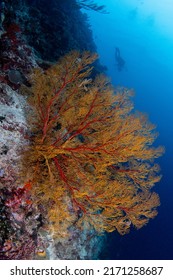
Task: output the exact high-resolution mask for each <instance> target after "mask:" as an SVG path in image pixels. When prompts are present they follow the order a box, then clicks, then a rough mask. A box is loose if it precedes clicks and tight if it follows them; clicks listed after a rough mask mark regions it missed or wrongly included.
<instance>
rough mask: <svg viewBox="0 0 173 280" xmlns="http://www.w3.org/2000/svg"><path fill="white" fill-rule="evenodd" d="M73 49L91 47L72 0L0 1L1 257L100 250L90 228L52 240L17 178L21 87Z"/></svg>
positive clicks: (72, 255) (22, 126)
mask: <svg viewBox="0 0 173 280" xmlns="http://www.w3.org/2000/svg"><path fill="white" fill-rule="evenodd" d="M72 49H78V50H81V51H82V50H90V51H95V50H96V47H95V45H94V42H93V40H92V33H91V30H90V28H89V25H88V22H87V17H86V15H85V14H83V13H81V11H80V9H79V7H78V6H77V5H76V2H75V1H73V0H72V1H71V0H70V1H68V0H66V1H59V0H57V1H53V0H52V1H47V0H42V1H38V0H30V1H29V0H16V1H10V0H9V1H1V22H0V52H1V61H0V82H1V86H0V112H1V114H0V131H1V134H0V135H1V137H0V208H1V213H2V215H1V218H0V235H1V237H0V259H39V258H41V259H42V258H44V259H47V258H50V259H93V258H97V257H98V254H99V251H100V249H101V246H102V241H103V239H104V237H103V236H102V237H97V236H96V234H95V232H94V231H88V230H84V231H83V232H80V230H78V229H76V228H73V230H72V231H71V232H70V234H69V236H68V238H67V237H64V238H63V237H62V238H59V239H52V237H51V236H50V235H49V232H48V231H47V230H46V229H45V228H44V219H43V217H42V215H41V210H42V209H38V207H35V206H33V204H31V201H30V195H29V183H28V184H25V185H23V184H24V181H23V184H22V180H19V178H20V174H19V169H18V165H19V163H20V157H21V154H22V153H23V152H24V149H25V146H26V144H27V143H28V138H27V137H26V135H27V131H28V130H29V124H28V123H27V122H26V119H25V116H26V114H27V111H28V110H29V107H28V104H27V102H26V98H25V96H22V95H21V94H20V88H21V86H22V85H25V86H30V85H29V82H28V74H29V73H30V71H31V69H33V68H35V67H41V68H43V69H45V68H48V67H49V66H50V65H51V64H52V62H53V61H55V60H57V59H58V58H59V57H60V56H62V55H64V54H65V53H67V52H68V51H70V50H72ZM97 65H98V69H99V67H100V71H101V70H102V69H101V66H99V64H97ZM98 71H99V70H98ZM20 179H21V178H20ZM25 179H26V178H24V180H25ZM19 182H20V183H19Z"/></svg>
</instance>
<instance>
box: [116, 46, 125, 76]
mask: <svg viewBox="0 0 173 280" xmlns="http://www.w3.org/2000/svg"><path fill="white" fill-rule="evenodd" d="M115 59H116V62H117V63H116V65H117V69H118V71H119V72H120V71H122V70H123V68H124V66H125V60H124V59H123V58H122V57H121V54H120V49H119V48H117V47H116V48H115Z"/></svg>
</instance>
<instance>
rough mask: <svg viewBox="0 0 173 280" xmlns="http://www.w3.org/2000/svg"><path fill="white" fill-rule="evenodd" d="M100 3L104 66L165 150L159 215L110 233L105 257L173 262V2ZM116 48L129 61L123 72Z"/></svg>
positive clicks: (98, 35) (93, 19) (95, 22)
mask: <svg viewBox="0 0 173 280" xmlns="http://www.w3.org/2000/svg"><path fill="white" fill-rule="evenodd" d="M95 2H96V3H98V4H104V5H105V6H106V9H107V11H108V12H109V14H101V13H96V12H94V11H88V12H87V14H88V16H89V22H90V24H91V29H92V31H93V34H94V40H95V43H96V45H97V51H98V53H99V55H100V61H101V63H102V64H103V65H105V66H106V67H107V69H108V70H107V75H108V76H109V77H110V78H111V80H112V82H113V84H114V85H115V86H117V85H121V86H125V87H129V88H133V89H134V90H135V93H136V94H135V97H134V103H135V109H136V110H139V111H142V112H145V113H146V114H147V115H148V116H149V120H150V121H151V122H152V123H154V124H155V125H156V126H157V131H158V132H159V136H158V138H157V140H156V142H155V144H156V145H163V146H164V147H165V154H164V155H163V156H162V158H159V159H158V163H159V165H160V166H161V173H162V175H163V177H162V179H161V181H160V182H159V183H157V184H156V186H155V187H154V190H155V191H156V192H157V193H159V195H160V200H161V206H160V207H159V208H158V212H159V213H158V216H157V217H156V218H155V219H154V220H151V221H150V222H149V223H148V224H147V226H145V227H144V228H142V229H140V230H136V229H133V230H132V231H131V232H130V233H129V234H128V235H125V236H120V235H119V234H118V233H117V232H113V233H111V234H108V236H107V245H106V248H105V250H104V251H103V253H102V255H101V257H100V258H101V259H105V258H106V259H173V220H172V215H173V146H172V139H173V51H172V50H173V31H172V30H173V0H165V1H164V3H160V2H162V1H156V0H145V1H144V0H143V1H142V0H141V1H137V0H121V1H119V0H109V1H104V0H102V1H95ZM158 2H159V3H160V4H159V3H158ZM85 12H86V11H85ZM116 48H118V49H119V51H120V54H121V57H122V58H123V60H124V61H125V65H124V67H123V69H121V71H119V70H118V67H117V65H116V64H117V62H116V59H115V49H116Z"/></svg>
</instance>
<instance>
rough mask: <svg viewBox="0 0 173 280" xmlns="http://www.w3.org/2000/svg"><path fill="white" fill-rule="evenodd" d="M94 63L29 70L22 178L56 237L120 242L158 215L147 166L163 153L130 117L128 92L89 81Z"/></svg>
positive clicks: (73, 56)
mask: <svg viewBox="0 0 173 280" xmlns="http://www.w3.org/2000/svg"><path fill="white" fill-rule="evenodd" d="M96 58H97V55H96V54H90V53H89V52H84V53H82V54H81V53H79V52H77V51H73V52H70V53H69V54H67V55H66V56H65V57H62V58H61V59H60V61H59V62H58V63H57V64H56V65H53V66H51V67H50V68H49V69H48V70H46V71H43V70H41V69H36V70H34V71H33V73H32V75H31V77H30V83H31V88H26V87H25V88H23V92H25V93H27V95H28V96H29V97H28V102H29V104H30V106H31V108H30V110H29V111H28V112H27V118H28V121H29V123H30V126H31V131H30V134H29V135H28V137H29V140H30V144H29V145H28V146H27V147H26V151H25V153H24V154H23V160H22V167H21V177H22V178H25V179H26V176H27V179H26V180H27V182H29V184H30V185H31V194H32V200H33V203H36V204H37V205H38V206H39V207H42V208H43V209H44V211H43V212H44V213H45V215H46V218H47V221H48V224H49V228H50V229H52V231H53V233H54V234H55V235H60V236H65V235H66V234H67V231H68V228H69V227H70V226H72V225H73V226H74V225H75V226H79V227H80V228H86V227H87V228H90V227H91V228H94V229H95V230H96V231H97V232H100V233H101V232H104V231H108V232H111V231H113V230H118V232H119V233H121V234H125V233H127V232H128V231H129V229H130V226H131V225H134V226H135V227H136V228H141V227H142V226H143V225H145V224H146V223H147V222H148V220H149V219H150V218H153V217H155V216H156V214H157V211H156V207H157V206H158V205H159V197H158V195H157V194H156V193H154V192H151V191H150V189H151V187H153V185H154V184H155V183H156V182H158V181H159V180H160V176H159V175H158V171H159V167H158V165H157V164H154V163H153V160H154V158H157V157H159V156H160V155H161V154H162V152H163V149H162V148H161V147H158V148H153V147H152V143H153V141H154V140H155V137H156V134H155V133H154V126H153V125H152V124H150V123H149V122H148V120H147V118H146V116H144V115H143V114H140V113H134V112H132V110H133V104H132V102H131V96H132V95H133V92H132V91H131V90H128V89H125V88H119V89H116V90H115V89H114V88H113V87H112V85H111V84H110V82H109V81H108V79H107V78H106V77H105V76H103V75H99V76H97V77H96V78H94V79H92V74H91V73H92V63H93V62H94V61H95V60H96Z"/></svg>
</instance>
